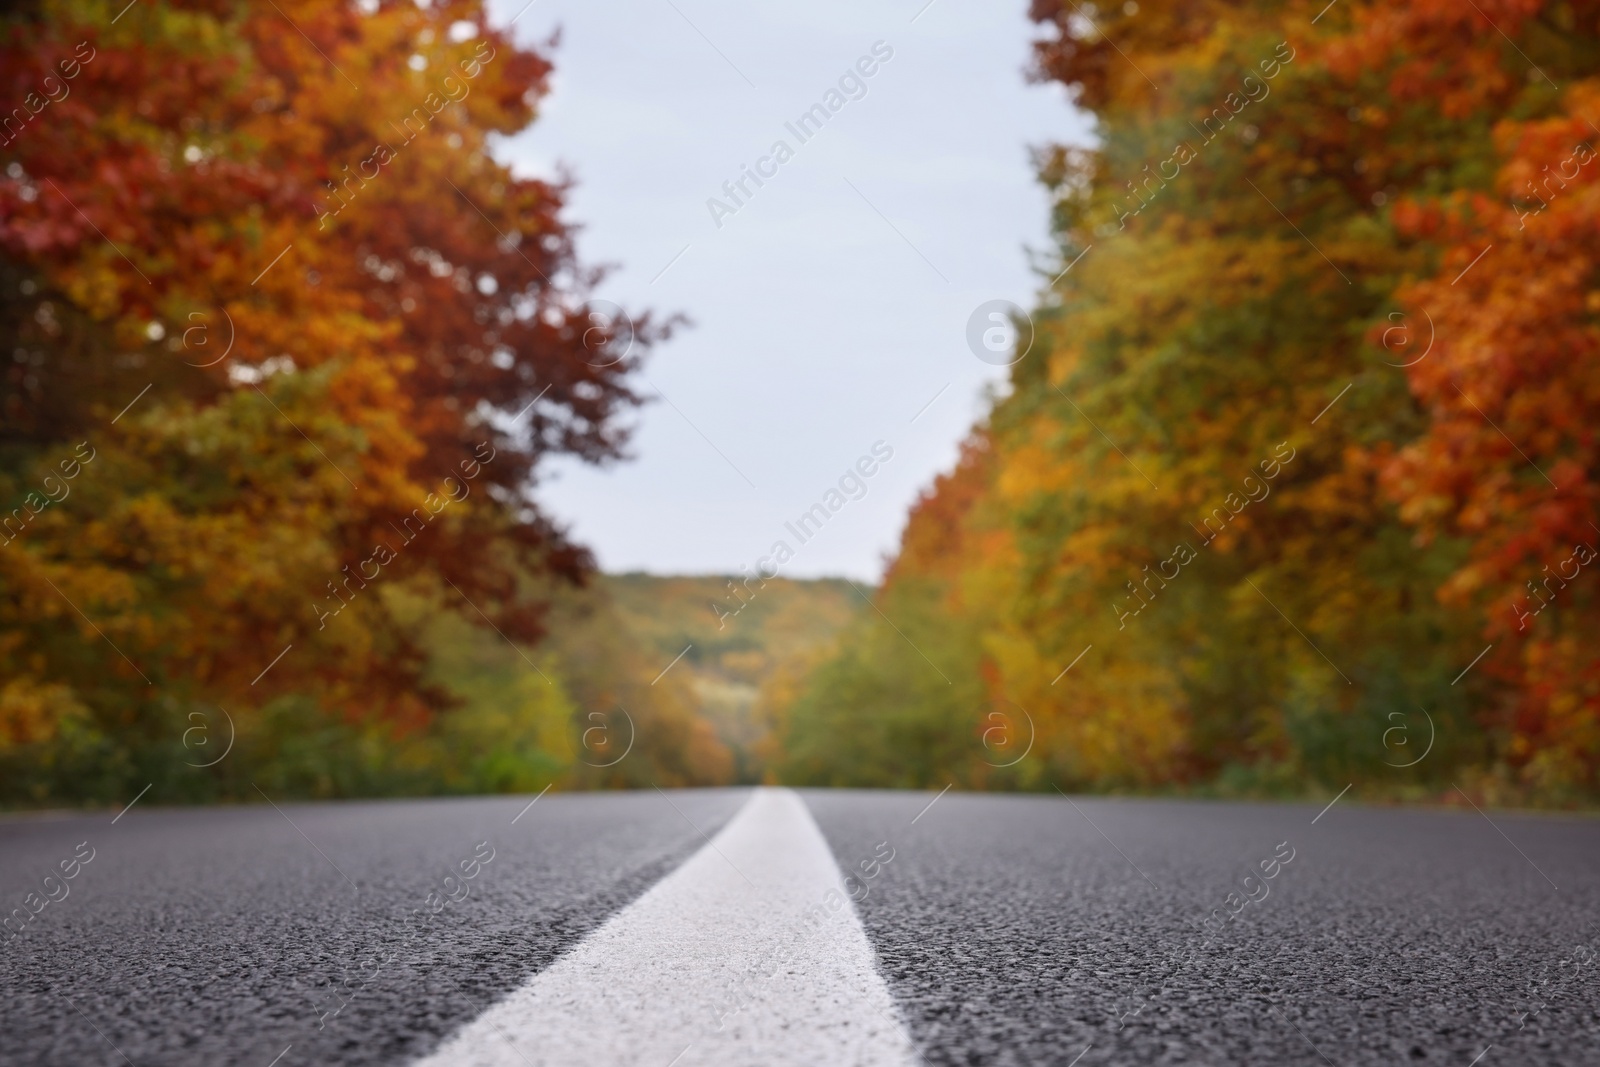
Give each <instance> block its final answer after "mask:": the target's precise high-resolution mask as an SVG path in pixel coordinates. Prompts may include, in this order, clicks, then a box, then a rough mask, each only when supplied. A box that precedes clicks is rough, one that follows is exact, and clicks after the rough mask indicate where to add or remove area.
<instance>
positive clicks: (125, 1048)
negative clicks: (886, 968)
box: [0, 790, 748, 1067]
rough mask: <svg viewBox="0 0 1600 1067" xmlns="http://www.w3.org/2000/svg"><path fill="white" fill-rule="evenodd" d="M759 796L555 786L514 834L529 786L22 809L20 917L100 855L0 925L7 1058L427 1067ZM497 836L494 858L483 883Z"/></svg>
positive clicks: (18, 822)
mask: <svg viewBox="0 0 1600 1067" xmlns="http://www.w3.org/2000/svg"><path fill="white" fill-rule="evenodd" d="M747 795H748V794H747V792H746V791H743V790H710V791H685V792H677V791H674V792H673V793H671V794H670V798H669V797H668V796H663V795H662V794H659V793H656V792H654V791H646V792H640V793H631V794H616V793H613V794H587V795H557V794H550V795H546V796H545V797H544V798H543V799H541V800H540V801H539V802H538V803H537V804H535V805H534V806H533V807H532V808H531V809H529V810H528V811H527V813H526V814H524V815H522V816H521V817H520V818H519V819H518V820H517V822H516V824H515V825H512V823H511V820H512V819H513V818H514V817H516V816H517V815H518V813H519V812H520V811H522V809H523V807H524V806H525V805H526V804H527V803H528V801H529V800H530V799H532V798H531V797H509V798H497V799H492V800H491V799H463V800H455V799H451V800H426V801H389V802H374V803H342V804H316V805H298V804H282V805H281V809H282V811H281V813H280V812H279V811H277V810H274V809H273V808H271V807H269V806H267V805H265V804H262V805H260V806H257V807H249V808H232V809H212V810H161V809H158V808H150V807H146V806H145V804H146V802H147V801H148V798H146V801H141V802H140V804H139V805H138V806H136V807H135V808H134V809H133V810H132V811H130V812H128V813H127V814H126V815H124V816H122V817H121V819H120V820H119V821H118V822H117V823H116V824H115V825H112V823H111V819H112V817H113V815H114V813H107V814H103V815H101V814H97V815H94V816H89V817H83V816H72V817H69V818H61V817H53V818H52V817H33V816H13V817H8V818H6V819H4V820H0V907H3V909H4V910H6V911H9V910H10V909H12V908H16V907H22V906H24V898H25V897H26V895H27V894H28V893H30V892H39V891H40V890H41V881H42V880H43V878H44V877H45V876H46V875H49V874H51V873H52V872H53V871H57V867H58V865H59V863H60V862H61V861H62V860H68V861H69V869H71V868H70V860H71V858H72V856H73V853H74V849H75V846H77V845H78V844H79V843H81V842H87V843H88V844H89V846H90V847H91V848H93V849H94V857H93V859H92V860H90V862H89V863H87V864H84V865H82V866H81V868H80V869H79V870H78V871H77V873H76V876H75V877H74V878H73V879H72V880H71V881H69V882H66V883H65V886H66V889H67V896H66V897H65V898H64V899H62V900H60V901H59V902H56V903H50V904H47V905H46V906H45V907H44V908H43V910H42V911H40V912H39V913H38V915H37V916H36V917H35V918H34V919H33V920H32V921H31V922H29V923H28V924H27V927H26V929H25V931H24V932H23V933H22V934H21V935H19V936H17V937H16V938H15V939H10V940H7V938H8V937H9V935H8V934H7V933H5V932H0V990H3V991H4V994H5V1000H4V1006H3V1008H0V1064H4V1065H7V1067H10V1065H24V1064H25V1065H28V1067H34V1065H55V1064H60V1065H72V1067H91V1065H101V1064H104V1065H107V1067H111V1065H117V1067H127V1064H129V1063H132V1064H134V1065H136V1067H159V1065H163V1064H173V1065H179V1064H182V1065H189V1064H194V1065H200V1064H205V1065H208V1067H210V1065H217V1064H230V1065H233V1064H237V1065H245V1067H268V1065H269V1064H272V1063H273V1062H274V1059H275V1058H276V1057H278V1056H279V1055H280V1054H282V1053H283V1052H284V1050H285V1049H286V1048H289V1047H290V1046H291V1045H292V1046H293V1047H292V1048H291V1049H290V1051H289V1052H288V1054H287V1055H284V1056H283V1058H282V1059H281V1060H280V1061H278V1064H277V1067H302V1065H306V1064H358V1065H359V1064H401V1063H405V1062H408V1061H409V1060H411V1059H412V1058H414V1057H416V1056H418V1055H420V1054H422V1053H425V1052H428V1051H431V1050H432V1049H433V1048H434V1047H435V1046H436V1045H437V1044H438V1042H439V1041H440V1040H441V1039H442V1038H443V1037H445V1036H447V1035H448V1034H449V1033H450V1032H452V1031H453V1030H454V1029H455V1028H456V1027H458V1026H460V1025H461V1024H462V1023H464V1022H466V1021H468V1020H469V1019H472V1018H473V1017H475V1016H477V1015H478V1014H479V1013H480V1012H481V1011H482V1010H483V1009H484V1008H485V1007H487V1006H488V1004H489V1003H490V1002H491V1001H493V1000H495V999H498V997H499V996H500V995H501V994H504V993H506V992H508V991H510V990H511V989H513V988H515V987H516V986H518V985H520V984H521V983H522V982H523V981H524V980H525V979H526V978H527V977H528V976H529V975H530V974H533V973H535V972H536V971H538V970H540V969H542V968H543V967H545V966H548V965H549V963H550V962H551V961H552V960H554V959H555V958H556V956H557V955H559V954H560V953H561V952H562V951H563V950H565V949H567V948H568V947H570V946H571V945H573V944H575V943H576V942H577V941H578V940H579V939H580V938H581V937H582V936H583V935H584V934H585V933H587V932H588V931H589V930H591V929H593V928H594V927H595V926H597V925H599V924H600V923H601V922H603V921H604V920H605V919H606V918H607V917H608V916H609V915H611V914H612V913H614V912H615V911H616V910H617V909H619V908H620V907H622V906H624V905H626V904H627V903H628V902H629V901H631V900H633V899H634V898H635V897H637V896H638V895H639V894H640V893H642V892H643V891H644V890H645V889H647V888H649V887H650V886H651V885H653V884H654V883H655V882H656V881H658V880H659V879H660V878H661V877H662V876H663V875H665V874H666V873H667V872H669V871H670V870H672V869H673V868H674V867H675V866H677V865H678V864H679V863H681V862H682V861H683V860H684V859H686V858H687V857H688V856H690V855H691V854H693V852H694V851H695V850H696V849H697V848H700V847H701V846H702V845H703V844H704V841H705V839H704V837H702V832H703V833H704V834H707V835H710V834H715V832H716V830H717V829H718V828H720V826H721V825H722V823H723V822H725V821H726V820H727V819H728V818H730V817H731V816H732V815H733V813H734V812H735V811H737V810H738V808H739V806H740V805H741V804H742V803H743V801H744V799H745V797H746V796H747ZM674 805H675V806H676V807H674ZM291 820H292V825H291ZM691 821H692V822H693V823H694V824H695V825H693V826H691V825H690V822H691ZM297 828H298V829H297ZM484 841H487V842H488V843H489V847H491V848H492V849H493V850H494V858H493V859H492V860H490V861H489V862H488V863H487V864H482V865H480V866H478V867H477V868H476V869H475V871H476V877H474V878H471V879H470V880H467V879H464V878H463V874H464V873H465V872H463V871H462V870H461V869H460V864H461V863H462V862H463V861H465V862H467V864H468V868H467V870H468V871H473V870H474V867H473V863H474V857H475V854H476V855H487V854H488V853H487V850H480V849H478V848H477V846H478V845H479V843H480V842H484ZM319 850H320V851H319ZM85 854H87V850H85ZM341 872H342V873H341ZM57 873H58V875H59V872H57ZM346 877H348V878H349V880H350V881H349V882H347V881H346V880H345V879H346ZM447 877H453V878H455V879H456V881H453V882H451V883H449V884H448V886H446V883H445V881H444V880H445V879H446V878H447ZM352 882H353V883H354V885H355V887H356V888H352V885H351V883H352ZM357 889H359V892H358V891H357ZM50 891H51V892H53V893H55V894H56V895H57V896H59V895H60V894H61V889H60V888H58V887H57V883H55V882H52V883H51V887H50ZM434 891H439V892H440V893H441V896H440V897H439V898H436V900H435V902H433V903H430V902H429V900H428V894H429V893H430V892H434ZM445 893H448V894H450V895H453V896H455V897H456V898H460V899H459V900H458V901H449V902H445V897H444V894H445ZM41 896H43V893H41ZM435 903H438V904H439V906H440V910H439V911H437V912H436V913H433V908H434V904H435ZM419 908H420V909H423V911H424V912H427V913H433V918H432V921H431V922H428V923H426V924H423V923H421V922H420V921H419V920H417V919H416V918H415V917H413V916H412V911H413V909H419ZM408 919H409V920H410V921H409V922H408ZM413 925H414V926H415V927H416V928H417V929H416V931H415V932H414V933H411V934H410V936H408V929H411V928H412V927H413ZM345 1000H347V1001H348V1003H347V1004H345V1006H344V1007H343V1008H342V1010H339V1011H338V1014H336V1015H328V1014H326V1013H331V1012H333V1011H334V1010H335V1009H336V1008H339V1006H340V1003H341V1001H345ZM596 1067H600V1065H596Z"/></svg>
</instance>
